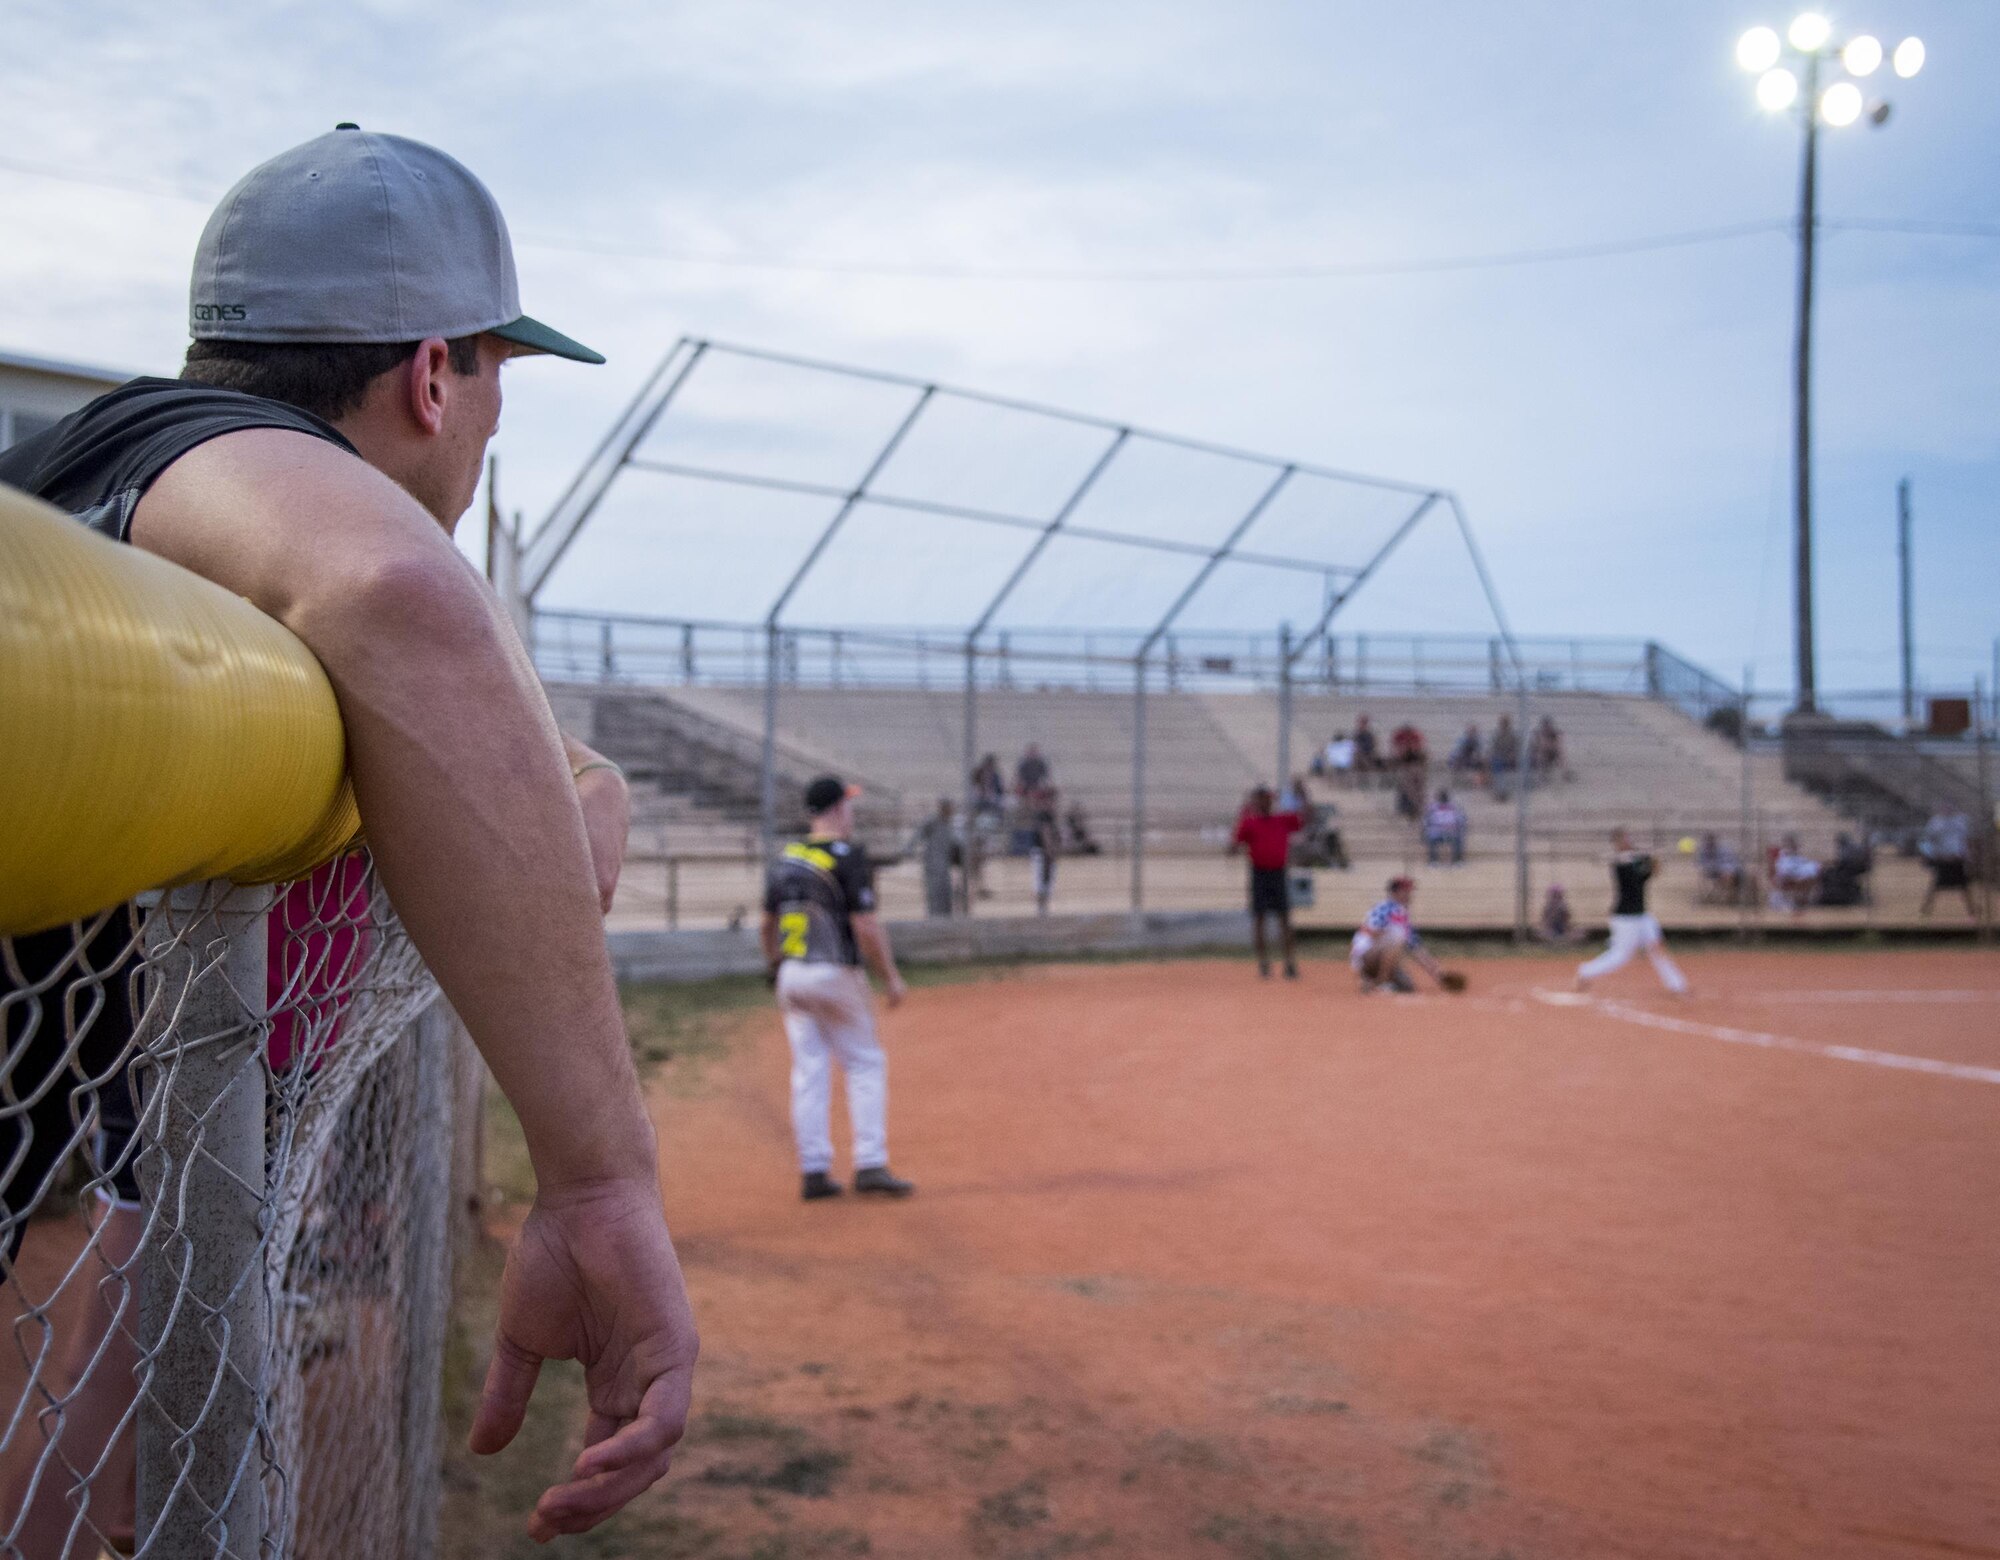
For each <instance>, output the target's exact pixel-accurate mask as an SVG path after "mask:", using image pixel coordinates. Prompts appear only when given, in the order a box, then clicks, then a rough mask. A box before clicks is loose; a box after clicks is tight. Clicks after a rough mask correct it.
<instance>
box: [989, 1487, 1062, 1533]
mask: <svg viewBox="0 0 2000 1560" xmlns="http://www.w3.org/2000/svg"><path fill="white" fill-rule="evenodd" d="M1051 1515H1052V1513H1051V1511H1050V1509H1049V1492H1048V1490H1047V1489H1046V1488H1045V1487H1044V1485H1043V1484H1042V1481H1041V1480H1040V1479H1027V1480H1024V1481H1022V1482H1021V1483H1019V1484H1017V1485H1015V1486H1014V1487H1013V1488H1012V1489H1006V1490H1001V1491H1000V1492H999V1493H998V1494H994V1495H988V1496H987V1497H985V1499H983V1500H981V1501H980V1503H979V1505H978V1507H977V1508H976V1509H975V1510H974V1512H973V1514H972V1522H973V1526H974V1527H975V1528H982V1527H984V1528H1004V1529H1006V1530H1008V1531H1010V1532H1016V1533H1018V1532H1020V1531H1021V1530H1022V1529H1024V1528H1031V1527H1036V1526H1038V1525H1040V1524H1041V1523H1044V1522H1046V1521H1048V1520H1049V1517H1050V1516H1051Z"/></svg>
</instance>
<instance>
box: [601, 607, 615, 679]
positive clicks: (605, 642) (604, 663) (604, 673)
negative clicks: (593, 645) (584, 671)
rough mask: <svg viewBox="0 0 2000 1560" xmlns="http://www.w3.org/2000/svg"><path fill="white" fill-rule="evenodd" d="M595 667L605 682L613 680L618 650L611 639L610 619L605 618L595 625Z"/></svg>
mask: <svg viewBox="0 0 2000 1560" xmlns="http://www.w3.org/2000/svg"><path fill="white" fill-rule="evenodd" d="M597 667H598V675H599V677H600V678H601V679H602V680H603V681H605V682H613V681H615V680H616V679H617V676H618V652H617V650H616V648H614V646H613V644H612V641H611V619H610V618H606V619H605V620H604V621H603V622H601V623H599V624H598V625H597Z"/></svg>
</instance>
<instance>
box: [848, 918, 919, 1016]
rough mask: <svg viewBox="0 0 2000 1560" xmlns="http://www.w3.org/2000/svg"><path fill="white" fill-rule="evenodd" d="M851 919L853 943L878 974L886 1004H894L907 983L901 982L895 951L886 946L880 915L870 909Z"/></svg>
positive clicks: (886, 933) (901, 994)
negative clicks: (886, 999) (852, 923)
mask: <svg viewBox="0 0 2000 1560" xmlns="http://www.w3.org/2000/svg"><path fill="white" fill-rule="evenodd" d="M853 921H854V943H855V946H856V947H858V948H859V949H860V950H861V957H862V958H864V959H866V960H867V961H868V967H869V968H870V969H872V970H873V971H874V972H875V973H876V975H877V976H878V977H880V979H881V981H882V992H883V995H884V996H885V997H887V998H888V1002H889V1006H890V1007H895V1006H896V1005H897V1004H898V1003H899V1002H901V1001H902V1000H903V995H904V993H905V992H907V991H908V990H909V987H908V986H906V985H904V984H903V976H902V973H901V972H900V971H899V970H898V969H897V968H896V951H895V950H894V949H893V948H891V947H890V946H889V933H888V932H887V931H886V930H885V929H884V928H883V925H882V920H881V917H880V916H878V915H876V914H875V912H874V911H872V910H866V911H863V912H862V913H861V914H859V915H857V916H855V917H854V918H853Z"/></svg>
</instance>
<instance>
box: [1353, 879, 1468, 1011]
mask: <svg viewBox="0 0 2000 1560" xmlns="http://www.w3.org/2000/svg"><path fill="white" fill-rule="evenodd" d="M1416 892H1417V885H1416V883H1415V881H1414V880H1413V879H1410V878H1406V877H1395V878H1391V879H1389V889H1388V893H1389V897H1388V898H1387V899H1385V900H1383V901H1382V902H1381V903H1380V904H1378V905H1377V906H1376V907H1375V908H1374V909H1373V910H1370V911H1369V912H1368V915H1367V918H1366V919H1365V920H1363V921H1362V923H1361V925H1360V926H1359V927H1357V928H1356V929H1355V933H1354V941H1353V942H1352V943H1350V944H1349V945H1348V950H1347V962H1348V964H1349V966H1350V967H1352V969H1353V970H1354V973H1355V974H1356V976H1358V977H1359V979H1360V981H1361V989H1362V991H1363V992H1370V991H1405V992H1407V991H1415V990H1416V989H1417V985H1416V981H1415V980H1413V979H1412V978H1411V976H1410V967H1411V966H1412V965H1415V966H1416V967H1417V968H1418V969H1420V970H1422V971H1423V972H1424V973H1425V974H1426V975H1428V976H1429V977H1430V978H1431V979H1432V980H1434V981H1436V982H1437V984H1438V988H1439V989H1440V990H1442V991H1450V992H1460V991H1463V990H1465V987H1466V980H1465V977H1464V976H1463V975H1461V974H1460V973H1459V972H1458V971H1456V970H1446V969H1441V968H1440V967H1439V966H1438V962H1437V960H1436V959H1434V958H1432V957H1431V951H1430V949H1428V948H1426V947H1425V946H1424V940H1423V938H1422V937H1420V936H1418V935H1417V929H1416V926H1415V925H1414V924H1413V923H1412V922H1411V920H1410V901H1411V900H1412V899H1414V898H1415V897H1416Z"/></svg>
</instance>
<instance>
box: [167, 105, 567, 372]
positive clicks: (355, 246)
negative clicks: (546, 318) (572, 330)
mask: <svg viewBox="0 0 2000 1560" xmlns="http://www.w3.org/2000/svg"><path fill="white" fill-rule="evenodd" d="M188 332H189V334H190V335H192V336H193V337H194V338H195V340H197V341H268V342H336V343H348V344H353V345H360V344H366V343H386V342H400V341H421V340H423V339H424V338H425V337H427V336H443V337H445V338H446V339H447V340H452V339H456V338H458V337H460V336H476V335H479V334H481V333H482V332H484V333H485V334H488V335H493V336H498V337H500V338H501V339H502V340H504V341H511V342H513V343H515V345H517V346H519V347H522V348H524V349H525V350H527V351H529V352H547V353H551V354H553V355H554V356H556V357H565V358H572V359H574V360H575V361H577V362H579V363H602V362H603V361H604V358H603V356H602V355H601V354H599V353H596V352H593V351H591V350H590V348H588V347H586V346H584V345H583V344H582V343H580V342H576V341H572V340H570V338H569V337H567V336H565V335H563V334H562V332H560V331H556V330H551V329H550V328H549V327H548V326H546V325H544V324H542V322H541V321H540V320H532V319H529V318H528V317H527V316H526V315H525V314H523V313H522V312H521V289H520V284H519V282H518V280H517V279H516V277H515V274H514V245H513V241H512V240H511V239H510V238H509V237H508V236H507V222H506V219H505V218H503V217H502V216H501V215H500V206H499V203H498V202H497V201H495V200H494V199H493V195H492V192H491V191H489V190H488V189H487V188H486V186H485V185H483V184H481V183H480V182H479V180H478V179H476V178H475V177H473V174H472V172H471V170H470V169H468V168H467V167H466V166H465V165H464V164H463V163H460V162H458V161H457V160H456V159H454V158H451V157H448V156H446V155H445V154H444V153H443V152H441V151H439V150H438V149H437V148H436V147H434V146H426V145H424V143H423V142H421V141H412V140H408V139H406V138H405V137H403V136H399V135H378V134H374V133H372V132H369V131H364V130H362V129H360V128H359V127H358V126H356V125H351V124H343V125H341V126H339V127H338V128H336V129H334V130H333V131H331V132H329V133H328V134H326V135H322V136H319V137H317V138H316V139H314V140H311V141H307V142H306V143H305V144H304V145H303V146H295V147H293V148H292V149H291V150H290V151H288V152H281V153H279V154H278V155H277V156H276V157H273V158H272V159H271V160H270V161H269V162H267V163H264V164H262V165H260V166H258V167H256V168H253V169H251V170H250V172H249V173H248V174H246V175H245V176H244V177H243V179H242V180H241V181H240V182H239V183H238V184H237V186H236V188H235V189H233V190H231V191H230V192H229V193H228V194H227V195H225V196H223V197H222V204H221V205H219V206H217V207H216V208H215V211H214V213H213V214H212V215H211V216H210V217H209V219H208V226H207V227H205V228H204V229H202V234H201V243H200V244H199V245H198V246H197V247H196V249H195V256H194V279H193V283H192V285H191V286H190V287H189V289H188Z"/></svg>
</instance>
